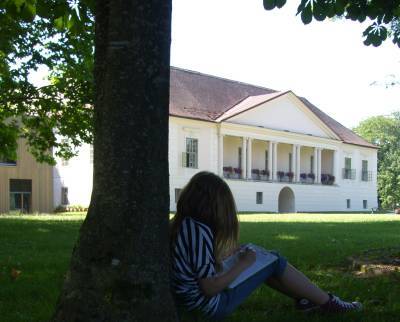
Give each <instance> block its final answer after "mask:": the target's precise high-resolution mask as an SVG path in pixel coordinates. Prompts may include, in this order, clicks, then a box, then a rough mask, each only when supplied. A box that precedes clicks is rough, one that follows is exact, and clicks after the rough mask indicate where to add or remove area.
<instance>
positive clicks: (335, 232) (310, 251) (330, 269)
mask: <svg viewBox="0 0 400 322" xmlns="http://www.w3.org/2000/svg"><path fill="white" fill-rule="evenodd" d="M83 218H84V215H83V214H78V215H77V214H73V215H71V214H57V215H36V216H34V215H32V216H4V215H2V216H0V321H1V322H17V321H18V322H30V321H48V320H49V318H50V316H51V314H52V310H53V309H54V305H55V302H56V300H57V296H58V293H59V290H60V287H61V285H62V281H63V276H64V273H65V271H66V269H67V266H68V262H69V257H70V254H71V251H72V247H73V244H74V242H75V240H76V238H77V234H78V230H79V226H80V224H81V222H82V220H83ZM240 222H241V242H252V243H255V244H259V245H261V246H263V247H265V248H268V249H275V250H278V251H279V252H281V253H282V254H283V255H285V256H286V257H287V258H288V259H289V261H290V262H291V263H292V264H294V265H295V266H296V267H297V268H299V269H300V270H302V271H303V272H304V273H306V275H308V276H309V277H310V278H311V279H312V280H313V281H314V282H316V283H317V284H318V285H320V286H321V287H323V288H324V289H326V290H329V291H331V292H333V293H336V294H338V295H340V296H341V297H343V298H345V299H357V300H359V301H361V302H362V303H363V304H364V306H365V311H364V312H362V313H358V314H350V315H346V316H319V315H303V314H299V313H297V312H295V311H294V309H293V305H292V301H291V300H289V299H287V298H286V297H284V296H282V295H280V294H278V293H276V292H274V291H271V290H269V289H267V288H266V287H263V288H260V289H258V290H257V291H256V292H255V293H254V294H253V295H252V296H251V297H250V298H249V299H248V300H247V301H246V302H245V303H244V304H243V305H242V306H241V307H240V309H239V310H237V312H235V313H234V314H233V315H232V317H230V318H229V319H227V321H246V322H250V321H276V322H278V321H279V322H280V321H311V322H312V321H324V322H325V321H360V322H368V321H370V322H379V321H385V322H392V321H393V322H395V321H400V272H397V273H392V274H389V275H382V276H373V277H358V276H355V275H354V274H353V272H352V269H351V268H350V266H349V263H348V262H347V260H346V259H347V257H349V256H352V255H358V254H362V253H363V252H364V251H366V250H370V249H375V248H386V247H400V234H399V232H400V216H395V215H377V214H375V215H371V214H288V215H282V214H265V215H264V214H246V215H241V216H240ZM399 252H400V251H399ZM398 255H400V254H398ZM12 269H15V270H18V271H21V273H20V275H19V276H18V277H17V278H16V279H15V280H14V279H12V278H11V270H12Z"/></svg>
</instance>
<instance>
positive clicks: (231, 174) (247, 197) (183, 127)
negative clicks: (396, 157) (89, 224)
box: [53, 68, 377, 212]
mask: <svg viewBox="0 0 400 322" xmlns="http://www.w3.org/2000/svg"><path fill="white" fill-rule="evenodd" d="M170 94H171V95H170V96H171V97H170V119H169V171H170V195H171V198H170V199H171V201H170V209H171V211H174V210H175V209H176V199H177V197H178V196H179V191H180V189H181V188H182V187H183V186H184V185H185V184H186V183H187V182H188V180H189V179H190V178H191V177H192V176H193V174H195V173H196V172H197V171H202V170H208V171H212V172H215V173H218V174H219V175H221V176H223V177H224V178H225V179H226V181H227V183H228V184H229V186H230V187H231V189H232V191H233V193H234V196H235V199H236V203H237V207H238V210H239V211H257V212H296V211H301V212H319V211H365V210H366V209H371V208H374V207H377V184H376V173H377V147H376V146H374V145H372V144H370V143H368V142H366V141H365V140H364V139H362V138H361V137H359V136H357V135H356V134H355V133H353V132H352V131H350V130H349V129H347V128H345V127H344V126H343V125H341V124H339V123H338V122H336V121H335V120H333V119H332V118H331V117H329V116H328V115H326V114H325V113H323V112H322V111H321V110H319V109H318V108H316V107H315V106H314V105H312V104H311V103H310V102H309V101H307V100H306V99H304V98H302V97H298V96H296V95H295V94H294V93H293V92H291V91H287V92H278V91H274V90H270V89H267V88H262V87H258V86H254V85H249V84H244V83H240V82H237V81H232V80H227V79H223V78H219V77H214V76H210V75H205V74H201V73H198V72H193V71H188V70H182V69H178V68H171V90H170ZM92 155H93V154H92V150H91V147H90V146H88V145H87V146H83V147H82V149H81V150H80V153H79V155H78V156H77V157H75V158H73V159H71V160H69V161H63V160H59V162H58V164H57V166H56V167H54V169H53V182H54V184H53V199H54V207H56V206H58V205H61V204H71V205H77V204H80V205H88V203H89V201H90V195H91V188H92V161H93V160H92Z"/></svg>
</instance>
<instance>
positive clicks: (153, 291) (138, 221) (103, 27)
mask: <svg viewBox="0 0 400 322" xmlns="http://www.w3.org/2000/svg"><path fill="white" fill-rule="evenodd" d="M96 5H97V7H96V52H95V81H96V84H95V85H96V93H95V95H96V97H95V107H94V108H95V140H94V182H93V192H92V200H91V204H90V207H89V211H88V215H87V218H86V220H85V221H84V223H83V225H82V228H81V230H80V235H79V239H78V241H77V244H76V246H75V248H74V251H73V255H72V259H71V264H70V269H69V271H68V273H67V276H66V280H65V283H64V287H63V290H62V293H61V295H60V298H59V301H58V304H57V308H56V312H55V314H54V316H53V321H68V322H74V321H82V322H90V321H96V322H100V321H112V322H118V321H141V322H143V321H175V308H174V305H173V301H172V298H171V295H170V291H169V247H168V244H169V243H168V222H169V218H168V217H169V182H168V181H169V174H168V115H169V113H168V109H169V63H170V39H171V38H170V37H171V6H172V4H171V0H147V1H140V0H98V1H97V2H96Z"/></svg>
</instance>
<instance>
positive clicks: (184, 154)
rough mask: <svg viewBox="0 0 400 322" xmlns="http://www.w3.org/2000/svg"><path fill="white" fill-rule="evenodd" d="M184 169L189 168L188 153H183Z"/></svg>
mask: <svg viewBox="0 0 400 322" xmlns="http://www.w3.org/2000/svg"><path fill="white" fill-rule="evenodd" d="M182 167H183V168H186V167H187V153H186V152H182Z"/></svg>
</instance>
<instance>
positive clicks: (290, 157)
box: [289, 153, 293, 172]
mask: <svg viewBox="0 0 400 322" xmlns="http://www.w3.org/2000/svg"><path fill="white" fill-rule="evenodd" d="M292 159H293V155H292V154H291V153H289V172H292V171H293V169H292Z"/></svg>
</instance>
